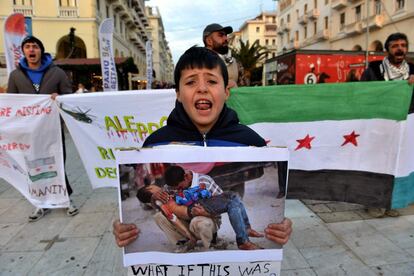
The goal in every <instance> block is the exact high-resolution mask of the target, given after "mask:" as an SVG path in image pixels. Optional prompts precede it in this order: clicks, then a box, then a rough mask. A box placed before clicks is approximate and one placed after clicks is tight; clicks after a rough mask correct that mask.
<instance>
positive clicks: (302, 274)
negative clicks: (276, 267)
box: [280, 268, 316, 276]
mask: <svg viewBox="0 0 414 276" xmlns="http://www.w3.org/2000/svg"><path fill="white" fill-rule="evenodd" d="M280 275H281V276H314V275H316V273H315V272H314V271H313V270H312V269H310V268H308V269H289V270H283V269H282V271H280Z"/></svg>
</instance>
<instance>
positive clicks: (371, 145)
mask: <svg viewBox="0 0 414 276" xmlns="http://www.w3.org/2000/svg"><path fill="white" fill-rule="evenodd" d="M250 127H251V128H253V129H254V130H255V131H257V132H258V133H259V134H260V135H261V136H262V137H264V138H265V140H270V141H269V145H272V146H287V147H288V148H289V149H290V154H291V155H290V156H291V162H290V164H289V167H290V168H291V169H300V170H322V169H328V170H329V169H332V170H355V171H369V172H376V173H384V174H391V175H394V174H395V170H396V165H395V164H396V159H397V152H398V145H399V140H398V139H399V133H400V129H401V127H402V123H401V122H396V121H392V120H384V119H371V120H346V121H317V122H301V123H258V124H253V125H250ZM353 131H354V133H355V134H356V135H359V136H357V137H356V143H357V145H356V146H355V145H354V144H352V143H350V142H349V143H347V144H345V145H343V146H342V144H343V143H344V142H345V141H346V139H345V138H344V136H345V135H351V134H352V132H353ZM307 135H309V137H310V138H312V137H314V138H313V140H312V141H311V142H310V145H311V148H310V149H308V148H306V147H302V148H299V149H297V148H298V146H299V142H297V140H300V139H304V138H305V137H306V136H307ZM296 149H297V150H296Z"/></svg>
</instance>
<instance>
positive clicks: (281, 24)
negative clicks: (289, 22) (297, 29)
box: [280, 18, 285, 26]
mask: <svg viewBox="0 0 414 276" xmlns="http://www.w3.org/2000/svg"><path fill="white" fill-rule="evenodd" d="M284 23H285V21H284V20H283V18H282V19H280V26H283V25H284Z"/></svg>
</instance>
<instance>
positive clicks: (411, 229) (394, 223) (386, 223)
mask: <svg viewBox="0 0 414 276" xmlns="http://www.w3.org/2000/svg"><path fill="white" fill-rule="evenodd" d="M366 222H367V223H368V224H369V225H372V226H373V227H375V229H377V230H378V231H379V232H380V233H382V234H383V235H384V236H385V237H387V238H388V239H389V240H391V241H392V242H393V243H394V244H395V245H397V246H399V247H400V248H410V247H414V222H410V221H409V220H407V219H406V218H405V217H403V216H401V217H398V218H383V219H371V220H367V221H366Z"/></svg>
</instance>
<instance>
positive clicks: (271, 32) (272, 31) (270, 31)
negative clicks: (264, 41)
mask: <svg viewBox="0 0 414 276" xmlns="http://www.w3.org/2000/svg"><path fill="white" fill-rule="evenodd" d="M276 30H277V25H276V23H274V24H266V25H265V31H264V35H265V36H276V33H277V32H276Z"/></svg>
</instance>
